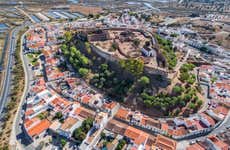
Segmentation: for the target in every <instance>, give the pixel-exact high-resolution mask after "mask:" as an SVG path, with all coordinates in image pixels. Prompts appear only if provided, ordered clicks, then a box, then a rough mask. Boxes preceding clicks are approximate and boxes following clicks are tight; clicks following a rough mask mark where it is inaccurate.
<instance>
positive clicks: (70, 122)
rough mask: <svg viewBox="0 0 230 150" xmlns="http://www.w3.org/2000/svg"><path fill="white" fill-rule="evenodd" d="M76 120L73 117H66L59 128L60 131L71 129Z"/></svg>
mask: <svg viewBox="0 0 230 150" xmlns="http://www.w3.org/2000/svg"><path fill="white" fill-rule="evenodd" d="M77 121H78V120H77V119H75V118H73V117H68V118H67V119H66V120H65V121H64V123H63V124H62V126H61V129H62V130H67V129H69V128H71V127H72V126H73V125H74V124H75V123H76V122H77Z"/></svg>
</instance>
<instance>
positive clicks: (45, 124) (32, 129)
mask: <svg viewBox="0 0 230 150" xmlns="http://www.w3.org/2000/svg"><path fill="white" fill-rule="evenodd" d="M33 121H34V120H33ZM25 125H26V126H25V129H26V131H27V133H28V135H29V136H30V138H31V139H32V140H33V139H35V138H39V136H40V135H42V134H43V133H45V132H46V130H47V129H48V128H49V126H50V125H51V123H50V121H48V120H47V119H43V120H36V121H34V122H32V123H30V124H29V123H28V122H27V123H26V124H25Z"/></svg>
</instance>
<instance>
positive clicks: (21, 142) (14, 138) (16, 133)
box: [10, 33, 34, 150]
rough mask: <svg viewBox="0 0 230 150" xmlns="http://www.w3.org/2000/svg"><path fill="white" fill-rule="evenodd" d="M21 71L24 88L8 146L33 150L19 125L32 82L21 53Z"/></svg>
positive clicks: (26, 62)
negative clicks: (22, 72) (22, 71)
mask: <svg viewBox="0 0 230 150" xmlns="http://www.w3.org/2000/svg"><path fill="white" fill-rule="evenodd" d="M24 35H25V33H24V34H23V35H22V37H21V41H22V42H24V40H23V39H24ZM21 49H22V50H23V49H24V45H21ZM20 56H21V59H22V64H23V69H24V72H25V88H24V91H23V95H22V97H21V101H20V104H19V106H18V111H17V113H16V115H15V119H14V122H13V125H12V131H11V137H10V145H11V148H12V149H16V147H17V148H18V149H23V150H31V149H34V147H33V146H32V144H31V141H30V139H28V137H27V136H26V134H25V132H23V129H22V126H21V123H22V122H23V121H22V119H23V112H24V110H25V106H23V104H24V102H25V100H26V94H27V93H28V90H29V88H30V85H29V83H30V81H31V80H33V78H32V75H31V74H30V72H32V70H31V67H29V65H28V64H29V63H28V59H26V56H25V55H23V51H21V53H20Z"/></svg>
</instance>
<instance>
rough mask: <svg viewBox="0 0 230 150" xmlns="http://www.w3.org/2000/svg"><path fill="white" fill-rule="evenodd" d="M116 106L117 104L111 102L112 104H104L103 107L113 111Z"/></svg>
mask: <svg viewBox="0 0 230 150" xmlns="http://www.w3.org/2000/svg"><path fill="white" fill-rule="evenodd" d="M116 105H117V103H116V102H111V103H104V104H103V106H102V107H103V108H106V109H110V110H111V109H113V108H114V107H115V106H116Z"/></svg>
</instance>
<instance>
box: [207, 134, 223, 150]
mask: <svg viewBox="0 0 230 150" xmlns="http://www.w3.org/2000/svg"><path fill="white" fill-rule="evenodd" d="M208 138H209V139H210V140H211V141H212V142H213V143H214V144H215V145H216V146H217V147H219V148H220V149H221V150H228V144H226V143H224V142H223V141H221V140H220V139H218V138H217V137H216V136H209V137H208Z"/></svg>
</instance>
